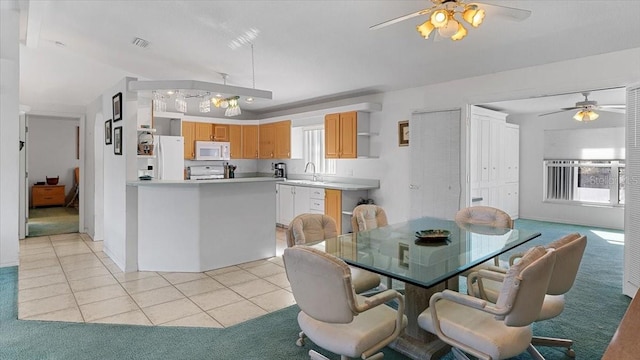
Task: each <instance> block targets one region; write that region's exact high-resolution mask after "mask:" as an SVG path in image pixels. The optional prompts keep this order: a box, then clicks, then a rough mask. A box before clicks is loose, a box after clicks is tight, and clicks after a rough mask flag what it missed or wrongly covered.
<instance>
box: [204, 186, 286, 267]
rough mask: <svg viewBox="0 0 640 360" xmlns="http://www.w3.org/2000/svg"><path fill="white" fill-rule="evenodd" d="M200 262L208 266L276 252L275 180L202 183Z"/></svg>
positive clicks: (265, 256) (247, 260) (222, 265)
mask: <svg viewBox="0 0 640 360" xmlns="http://www.w3.org/2000/svg"><path fill="white" fill-rule="evenodd" d="M199 205H200V214H201V216H202V218H201V221H200V234H201V235H200V236H201V258H200V262H201V264H202V266H203V267H204V268H206V269H218V268H221V267H225V266H231V265H237V264H242V263H246V262H250V261H255V260H260V259H267V258H271V257H274V256H275V255H276V240H275V239H276V233H275V231H276V230H275V223H276V184H275V182H246V183H221V184H211V185H201V190H200V203H199Z"/></svg>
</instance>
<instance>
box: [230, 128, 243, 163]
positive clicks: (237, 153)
mask: <svg viewBox="0 0 640 360" xmlns="http://www.w3.org/2000/svg"><path fill="white" fill-rule="evenodd" d="M228 127H229V142H230V148H231V149H230V150H231V154H230V155H231V158H232V159H242V158H243V157H242V125H228Z"/></svg>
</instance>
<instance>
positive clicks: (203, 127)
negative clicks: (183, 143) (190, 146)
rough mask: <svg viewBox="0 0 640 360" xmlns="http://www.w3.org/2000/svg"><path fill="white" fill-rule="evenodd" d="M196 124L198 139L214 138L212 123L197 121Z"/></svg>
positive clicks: (207, 139) (209, 139)
mask: <svg viewBox="0 0 640 360" xmlns="http://www.w3.org/2000/svg"><path fill="white" fill-rule="evenodd" d="M195 124H196V141H212V140H213V131H212V130H213V128H212V127H211V124H210V123H201V122H198V123H195Z"/></svg>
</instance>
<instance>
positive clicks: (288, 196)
mask: <svg viewBox="0 0 640 360" xmlns="http://www.w3.org/2000/svg"><path fill="white" fill-rule="evenodd" d="M294 188H295V187H294V186H290V185H278V201H279V204H278V208H279V210H280V216H279V219H278V222H279V223H280V224H282V225H285V226H289V224H290V223H291V220H293V218H294V217H295V213H294V197H295V193H294Z"/></svg>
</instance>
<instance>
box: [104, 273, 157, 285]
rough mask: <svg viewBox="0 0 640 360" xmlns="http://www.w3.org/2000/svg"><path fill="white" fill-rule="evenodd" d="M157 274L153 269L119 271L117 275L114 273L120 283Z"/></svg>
mask: <svg viewBox="0 0 640 360" xmlns="http://www.w3.org/2000/svg"><path fill="white" fill-rule="evenodd" d="M157 276H158V274H157V273H155V272H153V271H134V272H127V273H121V274H118V275H115V274H114V277H115V278H116V280H118V281H119V282H121V283H124V282H128V281H135V280H140V279H145V278H150V277H157Z"/></svg>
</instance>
